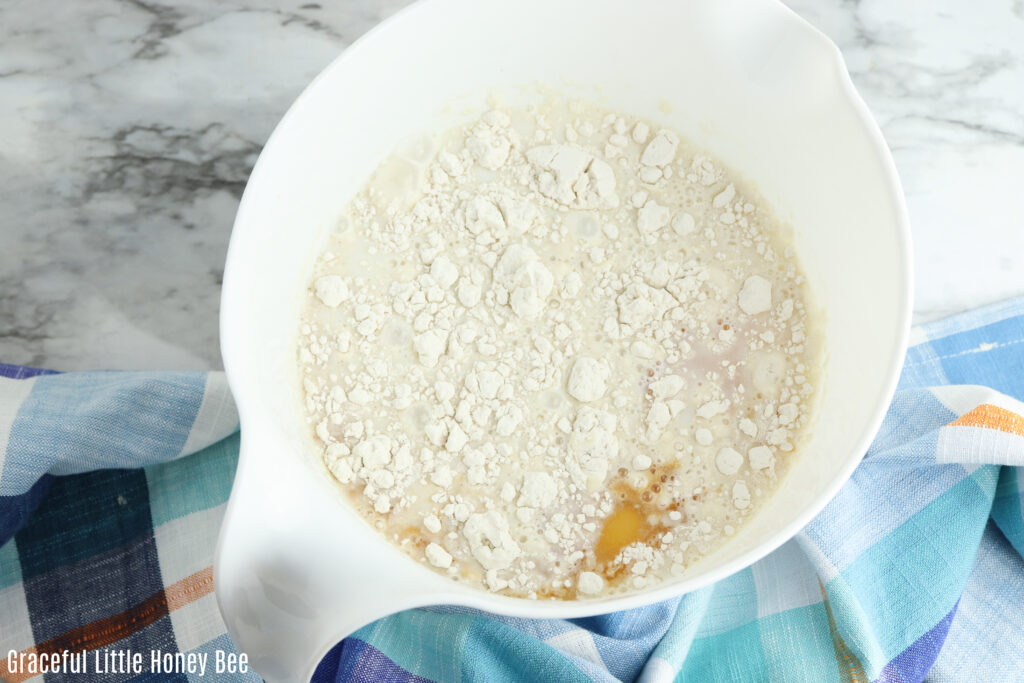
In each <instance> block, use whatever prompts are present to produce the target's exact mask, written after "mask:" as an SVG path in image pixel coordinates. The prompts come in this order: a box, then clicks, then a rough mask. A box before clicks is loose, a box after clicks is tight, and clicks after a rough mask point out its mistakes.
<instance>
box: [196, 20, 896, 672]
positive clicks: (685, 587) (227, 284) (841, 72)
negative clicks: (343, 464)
mask: <svg viewBox="0 0 1024 683" xmlns="http://www.w3.org/2000/svg"><path fill="white" fill-rule="evenodd" d="M447 1H448V0H418V1H416V2H413V3H412V4H410V5H408V6H406V7H404V8H402V9H401V10H399V11H397V12H396V13H394V14H392V15H391V16H389V17H388V18H386V19H384V20H383V21H381V22H379V23H378V24H376V25H375V26H374V27H372V28H371V29H370V30H369V31H367V32H366V33H365V34H363V35H362V36H361V37H359V38H358V39H357V40H356V41H354V42H353V43H352V44H351V45H349V46H348V47H347V48H345V49H344V50H343V51H342V52H341V53H340V54H339V55H338V56H337V57H335V58H334V59H333V60H332V61H331V62H330V63H329V64H328V65H327V66H325V67H324V68H323V69H322V70H321V71H320V72H319V73H318V74H317V76H316V77H315V78H314V79H313V80H312V81H310V83H309V84H308V85H307V86H306V87H305V88H304V90H303V91H302V93H300V94H299V96H298V97H297V98H296V99H295V100H294V101H293V102H292V104H291V105H290V106H289V108H288V110H287V112H286V113H285V114H284V115H283V116H282V118H281V119H280V121H279V122H278V123H277V125H276V126H275V128H274V131H273V132H272V133H271V135H270V137H269V138H268V140H267V142H266V144H265V145H264V150H268V149H270V150H272V149H274V148H275V146H276V145H275V144H274V142H275V139H277V138H278V137H279V136H280V134H281V131H282V130H283V129H285V128H290V122H291V120H292V119H293V118H294V117H295V116H297V112H298V111H299V110H300V109H301V108H302V107H301V106H300V105H301V104H302V103H303V102H304V101H305V99H306V98H308V97H309V95H310V92H311V91H313V90H315V89H317V88H318V87H319V84H320V83H321V81H322V80H324V79H325V78H326V77H327V75H328V74H330V73H332V72H333V71H335V70H336V69H337V68H338V67H339V65H340V64H343V63H345V62H347V61H349V60H351V59H352V58H353V56H354V55H357V54H359V53H360V52H361V51H362V50H363V49H365V47H366V46H367V45H370V44H371V43H373V42H375V41H377V40H378V39H379V38H380V36H381V35H382V34H383V33H386V32H387V31H389V30H390V29H391V27H392V26H393V25H395V24H396V23H398V22H404V21H412V20H414V19H415V16H416V14H417V13H419V12H424V11H432V10H433V8H434V7H435V6H437V5H443V4H445V3H446V2H447ZM760 1H761V2H765V3H766V4H771V5H774V6H775V9H776V11H781V12H782V13H784V14H785V15H786V16H787V18H788V20H789V21H790V22H792V23H794V24H795V25H799V26H800V27H801V28H802V29H803V30H804V31H805V32H808V33H809V34H812V35H814V36H815V37H816V38H817V39H818V40H819V41H820V42H822V43H823V44H824V45H825V46H827V48H828V53H829V54H830V56H831V58H832V59H833V60H834V66H835V71H836V75H835V77H836V79H837V80H838V82H839V84H840V86H841V90H842V96H843V97H845V99H846V101H847V102H848V103H849V105H850V106H851V107H852V109H853V112H854V113H855V114H856V117H857V119H858V121H859V125H860V126H861V128H862V129H863V130H864V132H866V133H867V135H868V138H869V140H870V143H871V146H872V149H871V152H872V155H873V157H874V158H875V159H876V161H877V162H878V165H879V167H880V169H882V170H883V172H884V181H885V184H886V185H887V190H888V194H889V195H890V197H891V198H892V200H893V202H892V206H893V210H894V214H895V215H894V216H893V224H894V226H895V227H896V229H897V233H898V234H897V235H896V237H897V242H898V247H899V250H900V251H901V252H902V253H901V257H902V258H901V263H900V264H899V265H900V268H899V277H900V282H899V285H900V292H898V294H899V297H898V307H897V310H898V314H897V315H898V318H897V319H898V321H899V324H898V327H899V335H898V336H897V337H896V339H895V340H894V342H893V345H892V348H891V351H890V355H889V363H888V367H886V368H884V377H885V378H886V380H885V384H884V390H883V391H882V392H881V393H880V394H879V396H878V400H877V403H876V405H875V407H874V409H873V410H872V411H871V413H870V415H871V417H870V420H869V421H868V423H869V425H870V428H869V429H868V428H866V429H865V430H864V431H863V433H862V434H861V436H860V437H859V439H858V440H857V441H856V442H855V443H853V444H851V446H850V453H851V455H850V457H849V458H848V459H847V461H846V462H845V463H844V464H843V466H842V467H841V468H840V470H839V474H838V475H836V476H835V477H833V478H832V479H831V480H830V481H829V482H828V484H827V486H823V487H822V488H821V490H820V491H819V492H818V494H817V495H815V496H814V497H813V499H812V502H811V503H810V504H809V505H807V506H806V507H805V508H804V510H803V512H802V513H801V514H799V515H797V516H796V518H795V519H793V520H792V521H791V522H789V523H787V524H784V525H782V526H780V527H779V528H777V529H776V530H775V531H774V532H773V533H771V534H769V535H768V536H766V537H765V538H764V539H762V540H761V541H760V542H759V543H758V544H757V545H755V546H752V547H751V548H749V549H747V550H746V551H744V552H742V553H740V554H739V555H737V556H736V557H735V558H733V559H731V560H729V561H727V562H725V563H723V564H721V565H719V566H717V567H713V568H711V569H709V570H707V571H704V572H701V573H700V574H698V575H696V576H694V577H692V578H684V579H681V580H679V581H671V582H661V583H658V584H656V585H654V586H652V587H650V588H646V589H641V590H638V591H634V592H630V593H627V594H624V595H621V596H610V597H605V598H600V599H596V600H590V599H583V600H567V601H537V600H530V599H528V598H520V597H510V596H502V595H496V594H492V593H488V592H486V591H484V590H482V589H476V588H473V589H472V590H470V591H465V592H463V591H459V592H452V593H451V594H443V593H437V594H431V595H430V596H429V597H430V599H428V600H423V601H421V602H419V603H418V604H409V605H408V607H416V606H423V605H439V604H458V605H461V606H466V607H472V608H478V609H483V610H487V611H491V612H494V613H497V614H503V615H508V616H521V617H535V618H576V617H585V616H593V615H596V614H605V613H609V612H613V611H619V610H625V609H631V608H636V607H640V606H645V605H650V604H653V603H656V602H659V601H663V600H666V599H669V598H674V597H678V596H681V595H684V594H686V593H690V592H693V591H696V590H699V589H701V588H704V587H706V586H709V585H711V584H713V583H716V582H718V581H720V580H722V579H724V578H726V577H728V576H730V575H732V574H734V573H736V572H738V571H740V570H742V569H744V568H746V567H749V566H750V565H752V564H754V563H755V562H757V561H758V560H760V559H762V558H764V557H765V556H767V555H768V554H770V553H772V552H774V551H775V550H777V549H778V548H779V547H780V546H782V545H783V544H784V543H786V542H787V541H789V540H791V539H792V538H794V537H795V536H796V535H797V534H798V533H799V532H800V531H801V530H802V529H803V528H804V527H806V526H807V525H808V523H810V522H811V520H813V519H814V517H816V516H817V515H818V514H819V513H820V512H821V511H822V510H823V509H824V508H825V506H826V505H827V504H828V503H829V502H830V501H831V500H832V499H833V498H835V496H836V495H837V494H838V492H839V490H840V489H841V488H842V486H844V485H845V484H846V482H847V481H848V480H849V478H850V477H851V475H852V474H853V471H854V470H855V469H856V467H857V466H858V465H859V464H860V462H861V460H862V457H863V454H864V453H865V452H866V451H867V449H868V447H869V446H870V444H871V442H872V441H873V440H874V438H875V435H876V433H877V431H878V429H879V428H880V426H881V424H882V421H883V419H884V417H885V415H886V412H887V411H888V407H889V403H890V402H891V400H892V397H893V395H894V394H895V391H896V387H897V384H898V381H899V377H900V372H901V369H902V365H903V359H904V354H905V351H906V349H907V344H908V340H909V335H910V322H911V315H912V306H913V270H914V269H913V252H912V244H911V232H910V220H909V215H908V211H907V207H906V202H905V198H904V195H903V190H902V185H901V183H900V180H899V176H898V174H897V171H896V166H895V163H894V161H893V158H892V154H891V151H890V150H889V147H888V146H887V144H886V142H885V140H884V137H883V135H882V132H881V130H880V128H879V126H878V124H877V122H876V121H875V120H874V118H873V117H872V116H871V114H870V111H869V110H868V107H867V105H866V103H865V102H864V100H863V98H862V97H861V96H860V94H859V93H858V92H857V90H856V88H855V87H854V84H853V81H852V79H851V77H850V74H849V70H848V68H847V66H846V62H845V60H844V59H843V56H842V53H841V51H840V50H839V48H838V47H837V46H836V45H835V43H833V42H832V41H831V39H829V38H828V37H827V36H826V35H825V34H824V33H823V32H822V31H820V30H819V29H817V28H816V27H814V26H813V25H812V24H810V22H808V21H807V20H805V19H804V18H803V17H801V16H800V15H798V14H797V13H796V12H794V11H793V10H792V9H790V8H789V7H787V6H786V5H785V4H784V3H783V2H782V1H781V0H760ZM267 163H269V162H267V161H266V155H265V153H262V152H261V154H260V156H259V158H258V159H257V162H256V164H255V166H254V168H253V171H252V173H251V174H250V177H249V180H248V181H247V184H246V190H245V192H244V193H243V196H242V198H241V201H240V203H239V207H238V211H237V213H236V218H235V221H234V224H233V228H232V237H231V240H230V243H229V246H228V252H227V257H226V261H225V268H224V273H225V275H224V285H223V288H222V294H221V313H220V339H221V343H220V346H221V353H222V357H223V362H224V368H225V372H226V375H227V377H228V382H229V384H230V385H231V386H232V387H235V386H239V385H240V383H239V382H238V379H239V377H240V376H241V375H242V374H243V370H242V368H240V367H239V366H238V364H237V363H236V362H235V361H233V360H232V358H233V354H232V352H231V348H233V347H234V346H236V345H237V343H238V342H237V341H236V333H235V332H234V331H233V319H234V318H235V317H236V316H237V313H236V309H237V308H241V306H240V305H239V303H238V299H239V297H238V296H237V295H236V293H235V290H236V288H237V287H238V284H236V283H237V277H236V278H232V277H231V274H232V273H234V272H236V271H237V270H239V268H238V267H237V263H238V262H239V261H240V260H241V258H242V257H241V256H240V255H239V251H240V247H239V246H238V245H239V240H238V239H236V235H237V234H238V229H239V226H240V225H242V224H244V223H246V222H247V215H248V209H249V207H250V205H251V204H252V203H253V201H254V200H253V199H252V197H251V196H250V188H251V187H252V185H253V184H254V183H253V180H254V179H256V178H259V177H261V174H262V173H264V172H265V170H266V169H265V166H266V165H267ZM232 299H234V301H232ZM880 376H883V375H880ZM241 384H244V382H243V383H241ZM235 401H236V404H237V407H238V412H239V419H240V422H241V424H242V425H243V429H244V425H245V424H246V415H248V414H251V409H248V408H247V406H248V403H249V398H248V397H247V396H246V395H245V394H244V393H240V394H239V395H236V396H235ZM244 443H245V442H244V439H243V447H242V449H241V452H240V454H239V459H238V470H237V471H238V472H242V471H243V469H244V468H245V467H246V462H247V460H248V459H247V458H246V456H245V452H246V449H245V447H244ZM237 478H238V474H237V473H236V481H237ZM235 512H237V511H235ZM232 514H233V506H231V505H230V498H229V505H228V506H227V509H226V512H225V517H224V520H223V521H222V527H221V528H222V529H226V528H228V526H229V524H228V519H229V516H231V515H232ZM222 540H223V534H222V537H221V538H219V539H218V544H217V553H216V559H217V560H219V559H220V557H221V545H222ZM379 541H380V543H388V544H389V541H387V540H386V539H385V538H384V537H383V536H381V537H380V539H379ZM218 563H219V562H215V571H216V565H217V564H218ZM421 569H422V570H423V571H425V572H429V571H432V570H430V569H429V568H426V567H421ZM216 585H217V586H218V587H219V585H220V582H217V583H216ZM217 592H218V604H219V605H220V606H221V610H222V612H223V611H224V606H223V604H222V602H221V599H220V591H217ZM225 620H226V621H227V619H225ZM344 635H346V634H345V633H340V634H339V638H340V637H341V636H344ZM331 642H332V643H333V642H335V641H331ZM329 647H330V646H328V648H327V649H329ZM327 649H325V650H324V651H323V652H322V653H321V655H320V658H322V656H323V654H326V652H327ZM320 658H318V659H317V660H316V661H315V662H314V663H313V665H312V666H313V667H315V666H316V664H317V663H319V660H320ZM308 673H310V674H311V673H312V669H310V671H309V672H308Z"/></svg>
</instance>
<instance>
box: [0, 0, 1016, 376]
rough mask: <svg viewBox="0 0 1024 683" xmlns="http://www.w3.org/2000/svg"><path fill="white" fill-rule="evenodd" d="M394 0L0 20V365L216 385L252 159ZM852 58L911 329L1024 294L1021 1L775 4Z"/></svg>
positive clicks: (150, 7) (103, 3)
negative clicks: (889, 178)
mask: <svg viewBox="0 0 1024 683" xmlns="http://www.w3.org/2000/svg"><path fill="white" fill-rule="evenodd" d="M404 4H406V2H405V0H335V1H334V2H330V3H323V4H318V3H313V2H309V3H305V4H303V2H302V0H297V1H296V2H294V3H284V2H280V1H277V0H233V1H232V2H227V3H219V2H218V3H209V2H199V1H197V0H177V1H176V2H174V3H168V4H160V3H157V2H155V1H153V0H91V1H90V2H87V3H85V2H74V3H70V2H66V1H65V0H14V1H13V2H6V3H3V4H2V5H0V45H2V48H0V131H2V133H0V216H2V218H0V239H2V242H0V362H9V363H19V364H30V365H37V366H44V367H50V368H56V369H60V370H76V369H91V368H126V369H127V368H131V369H145V368H178V369H201V368H214V367H220V354H219V350H218V346H217V308H218V299H219V295H220V283H221V276H222V266H223V262H224V254H225V250H226V247H227V241H228V236H229V234H230V230H231V223H232V219H233V217H234V212H235V208H236V206H237V203H238V199H239V197H240V195H241V192H242V189H243V187H244V185H245V180H246V177H247V176H248V173H249V170H250V169H251V167H252V164H253V162H254V161H255V158H256V155H257V154H258V152H259V149H260V145H261V144H262V142H263V141H264V140H265V139H266V138H267V136H268V135H269V134H270V131H271V129H272V128H273V126H274V124H275V123H276V121H277V120H278V118H279V117H280V116H281V114H283V112H284V111H285V109H287V107H288V105H289V104H290V102H291V101H292V99H293V98H294V97H295V96H296V95H297V94H298V93H299V91H300V90H301V89H302V88H303V87H304V86H305V84H306V83H308V82H309V80H310V79H312V77H313V76H314V75H315V74H316V73H317V72H318V71H319V70H320V69H321V68H322V67H323V66H324V65H326V64H327V63H328V62H329V61H330V60H331V59H332V58H333V57H335V56H336V55H337V54H338V52H339V51H340V50H341V49H342V48H344V47H345V46H347V45H348V44H350V43H351V42H352V41H353V40H355V39H356V38H357V37H358V36H359V35H360V34H362V33H363V32H364V31H366V30H367V29H368V28H370V27H371V26H373V25H374V24H375V23H377V22H378V21H380V20H381V19H383V18H384V17H386V16H388V15H389V14H391V13H393V12H394V11H395V10H397V9H399V8H400V7H401V6H403V5H404ZM789 4H790V6H791V7H792V8H793V9H794V10H796V11H797V12H798V13H799V14H801V15H802V16H804V17H805V18H807V19H808V20H809V21H810V22H811V23H813V24H815V25H816V26H818V27H819V28H821V29H822V30H823V31H825V33H827V34H828V35H829V36H830V37H831V38H832V39H833V40H834V41H835V42H836V43H837V44H838V45H839V46H840V48H842V51H843V53H844V55H845V57H846V60H847V63H848V65H849V68H850V71H851V73H852V75H853V80H854V82H855V83H856V85H857V87H858V88H859V90H860V92H861V94H862V95H863V96H864V98H865V100H866V101H867V103H868V106H869V107H870V108H871V110H872V112H873V113H874V115H875V117H876V118H877V120H878V122H879V123H880V125H881V127H882V130H883V132H884V133H885V137H886V139H887V140H888V142H889V145H890V146H891V147H892V150H893V154H894V156H895V159H896V165H897V166H898V167H899V171H900V174H901V177H902V181H903V186H904V190H905V192H906V196H907V200H908V204H909V208H910V214H911V219H912V222H913V229H914V251H915V258H916V264H917V265H916V268H917V271H916V296H915V319H916V320H917V321H919V322H920V321H924V320H928V319H932V318H936V317H940V316H943V315H947V314H951V313H955V312H957V311H961V310H965V309H968V308H972V307H975V306H978V305H981V304H984V303H988V302H992V301H996V300H999V299H1003V298H1006V297H1010V296H1014V295H1019V294H1024V186H1022V184H1021V179H1024V1H1022V0H993V1H992V2H987V3H976V2H970V1H969V0H930V1H927V2H926V1H925V0H904V1H901V2H885V1H884V0H859V1H858V0H791V1H790V2H789Z"/></svg>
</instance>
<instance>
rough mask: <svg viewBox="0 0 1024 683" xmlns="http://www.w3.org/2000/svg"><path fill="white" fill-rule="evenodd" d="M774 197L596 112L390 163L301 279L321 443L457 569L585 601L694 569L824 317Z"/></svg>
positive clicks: (306, 384)
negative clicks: (305, 284) (774, 208)
mask: <svg viewBox="0 0 1024 683" xmlns="http://www.w3.org/2000/svg"><path fill="white" fill-rule="evenodd" d="M808 296H809V294H808V292H807V286H806V284H805V283H804V280H803V277H802V275H801V272H800V268H799V265H798V263H797V260H796V258H795V256H794V254H793V251H792V249H791V247H790V245H789V243H788V242H787V241H786V235H785V233H784V232H783V230H782V229H781V228H780V226H779V224H778V223H777V222H776V220H775V219H774V218H773V217H772V215H771V213H770V212H769V210H768V208H767V207H766V206H765V205H764V203H763V201H762V200H761V199H760V198H759V197H758V196H756V194H754V193H753V192H751V191H749V190H748V189H746V188H744V186H743V185H742V184H741V183H740V182H739V180H738V179H737V178H736V177H734V176H733V175H732V174H731V172H730V171H729V170H728V169H727V168H725V167H724V166H722V165H721V164H720V163H718V162H717V161H715V160H714V159H713V158H711V157H710V156H709V155H708V154H706V153H704V152H702V151H701V150H699V149H697V148H695V147H694V146H693V145H692V144H690V143H689V142H687V141H686V140H685V139H683V138H682V136H680V135H678V134H676V133H675V132H673V131H671V130H665V129H661V128H659V127H657V126H655V125H653V124H651V123H648V122H646V121H642V120H638V119H635V118H631V117H628V116H625V115H620V114H615V113H608V112H606V111H603V110H601V109H599V108H597V107H594V106H592V105H589V104H582V103H570V104H551V105H547V106H545V107H541V108H522V109H506V110H502V109H493V110H490V111H488V112H486V113H485V114H483V115H482V116H481V117H480V118H479V119H478V120H476V121H474V122H473V123H471V124H470V125H468V126H466V127H465V128H462V129H459V130H455V131H449V132H446V133H444V134H441V135H438V136H436V137H434V138H432V139H431V141H430V142H429V143H426V142H425V143H423V144H421V145H419V146H418V147H417V148H415V149H414V150H413V151H411V152H408V153H404V154H400V153H396V154H395V155H393V156H392V157H390V158H389V159H388V160H387V161H385V162H384V164H382V165H381V167H380V168H379V169H378V170H377V172H376V173H375V174H374V176H373V177H372V178H371V180H370V181H369V184H368V185H367V186H366V188H365V189H364V190H363V191H362V192H361V193H360V194H359V195H358V196H357V197H356V198H355V199H354V200H353V201H352V202H351V204H350V205H349V206H348V207H347V209H346V211H345V215H344V217H343V218H342V220H341V222H340V224H339V228H338V230H336V231H335V232H334V233H333V234H332V235H331V237H330V240H329V244H328V245H327V247H326V250H325V251H324V252H323V254H322V255H321V256H320V258H319V259H318V261H317V263H316V265H315V268H314V273H313V276H312V278H311V281H310V284H309V289H308V295H307V300H306V301H305V303H304V307H303V312H302V320H301V322H300V340H299V350H298V355H299V371H300V373H301V376H302V383H303V388H304V391H305V411H306V414H307V416H308V420H309V423H310V425H311V428H312V430H311V431H312V432H313V434H314V435H315V436H314V437H313V438H314V441H315V443H316V448H317V449H319V451H320V452H322V454H323V458H324V461H325V463H326V465H327V468H328V469H329V470H330V472H331V474H332V475H333V476H334V477H335V478H336V479H337V480H338V482H340V483H341V484H342V485H343V486H344V488H345V489H346V490H347V491H348V493H349V495H350V498H351V501H352V503H353V505H354V506H355V507H356V508H357V509H358V510H359V511H360V512H361V514H363V516H364V517H365V518H366V519H367V520H368V521H369V522H370V523H371V524H373V525H374V526H375V527H376V528H377V529H378V530H379V531H380V532H381V533H382V534H384V535H386V536H387V538H388V539H390V540H391V541H392V542H394V543H395V544H397V545H399V546H400V547H402V548H404V549H405V550H406V551H407V552H408V553H409V554H410V555H412V556H413V557H414V558H416V559H417V560H418V561H420V562H423V563H425V564H427V565H429V566H431V567H433V568H435V569H436V570H437V571H439V572H443V573H445V574H446V575H448V576H450V577H451V578H453V579H455V580H458V581H463V582H468V583H470V584H473V585H479V586H480V587H482V588H484V589H486V590H490V591H495V592H500V593H504V594H508V595H514V596H524V597H530V598H558V599H573V598H580V597H593V596H601V595H607V594H612V593H620V592H625V591H630V590H636V589H642V588H645V587H648V586H652V585H654V584H656V583H658V582H661V581H664V580H666V579H668V578H670V577H672V576H676V575H679V574H681V573H682V572H683V571H684V570H685V569H686V568H687V567H688V566H690V565H691V564H693V563H694V562H695V561H696V560H698V559H699V558H701V557H702V556H704V555H706V554H707V553H709V552H711V551H712V550H714V549H715V548H716V547H717V546H718V545H720V544H721V543H722V542H723V541H724V540H725V539H727V538H728V537H729V536H731V535H733V534H734V533H735V531H736V530H737V529H738V528H739V527H740V526H741V525H742V524H744V523H745V522H746V521H747V520H748V519H749V518H750V516H751V515H752V514H754V513H755V512H756V510H757V509H758V507H759V506H760V505H761V503H762V502H763V501H764V500H765V499H766V498H767V497H768V496H769V495H770V494H771V493H772V491H773V489H775V488H776V485H777V483H778V481H779V478H780V477H781V475H782V474H783V473H784V471H785V470H786V467H787V464H788V462H789V461H790V460H791V459H792V458H793V457H795V455H796V453H797V451H798V450H799V448H800V444H801V442H802V436H803V433H804V431H805V428H806V426H807V424H808V423H809V421H810V418H811V413H812V406H813V395H814V385H815V380H816V378H817V376H818V369H819V366H820V363H821V350H820V343H818V341H817V336H818V335H817V334H816V332H817V329H818V327H817V325H816V323H815V321H814V319H813V315H812V311H811V308H810V306H809V304H808Z"/></svg>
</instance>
